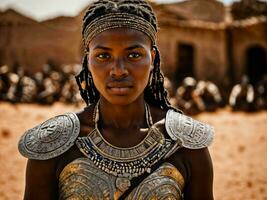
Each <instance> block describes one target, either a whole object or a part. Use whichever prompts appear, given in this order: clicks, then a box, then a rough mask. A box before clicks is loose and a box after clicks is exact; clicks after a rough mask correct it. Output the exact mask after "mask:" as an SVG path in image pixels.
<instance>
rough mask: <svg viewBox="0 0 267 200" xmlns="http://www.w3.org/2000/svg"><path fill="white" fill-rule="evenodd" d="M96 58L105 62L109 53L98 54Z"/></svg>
mask: <svg viewBox="0 0 267 200" xmlns="http://www.w3.org/2000/svg"><path fill="white" fill-rule="evenodd" d="M96 57H97V58H98V59H100V60H106V59H109V58H110V57H111V56H110V54H109V53H100V54H98V55H97V56H96Z"/></svg>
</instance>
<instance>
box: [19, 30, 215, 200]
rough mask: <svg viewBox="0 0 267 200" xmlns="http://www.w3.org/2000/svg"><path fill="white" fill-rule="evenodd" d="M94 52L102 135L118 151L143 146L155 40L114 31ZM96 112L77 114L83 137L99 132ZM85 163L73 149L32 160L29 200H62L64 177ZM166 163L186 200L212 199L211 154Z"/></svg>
mask: <svg viewBox="0 0 267 200" xmlns="http://www.w3.org/2000/svg"><path fill="white" fill-rule="evenodd" d="M89 49H90V52H89V56H88V57H89V59H88V63H89V66H90V67H89V69H90V71H91V73H92V76H93V79H94V83H95V85H96V87H97V89H98V90H99V92H100V121H99V123H98V128H99V130H100V132H101V133H102V135H103V137H104V138H105V139H106V140H107V141H108V142H109V143H111V144H113V145H115V146H118V147H131V146H134V145H136V144H138V143H140V142H141V141H142V140H143V139H144V138H145V136H146V135H147V132H148V126H147V123H146V120H145V110H144V96H143V91H144V88H145V87H146V85H147V81H148V77H149V74H150V71H151V70H152V63H153V59H154V57H155V51H154V50H153V49H152V48H151V41H150V39H149V38H148V37H147V36H146V35H145V34H143V33H141V32H139V31H134V30H131V29H121V30H117V29H114V30H109V31H105V32H103V33H101V34H99V35H98V36H96V37H95V38H94V39H93V40H92V41H91V42H90V44H89ZM94 107H95V105H91V106H89V107H86V108H85V109H84V110H82V111H81V112H79V113H77V116H78V118H79V120H80V126H81V130H80V134H79V136H87V135H88V133H89V132H90V131H92V130H93V129H94V126H95V124H94V121H93V112H94ZM150 110H151V115H152V118H153V121H154V122H158V123H156V124H155V126H156V127H157V128H158V129H159V130H161V131H162V133H164V135H165V136H166V137H168V135H167V133H166V130H165V125H164V122H162V121H161V119H163V118H165V116H166V111H163V110H161V109H160V108H157V107H152V106H150ZM136 111H138V112H136ZM159 121H161V122H159ZM118 138H119V139H118ZM80 157H83V155H82V153H81V152H80V151H79V150H78V148H77V147H76V146H75V145H74V146H73V147H72V148H71V149H69V150H68V151H67V152H65V153H64V154H62V155H60V156H58V157H56V158H53V159H49V160H46V161H38V160H28V164H27V173H26V189H25V196H24V199H25V200H52V199H58V192H57V190H58V187H57V185H58V178H59V175H60V173H61V171H62V170H63V168H64V167H65V166H66V165H67V164H69V163H70V162H72V161H73V160H75V159H77V158H80ZM166 161H168V162H170V163H171V164H173V165H174V166H175V167H176V168H177V169H178V170H179V171H180V172H181V174H182V176H183V177H184V179H185V183H186V185H185V189H184V197H185V199H187V200H202V199H203V200H204V199H205V200H211V199H213V194H212V182H213V172H212V163H211V159H210V155H209V152H208V149H207V148H204V149H198V150H190V149H186V148H182V149H180V150H178V151H177V152H176V153H175V154H173V155H172V156H171V157H170V158H168V159H167V160H166Z"/></svg>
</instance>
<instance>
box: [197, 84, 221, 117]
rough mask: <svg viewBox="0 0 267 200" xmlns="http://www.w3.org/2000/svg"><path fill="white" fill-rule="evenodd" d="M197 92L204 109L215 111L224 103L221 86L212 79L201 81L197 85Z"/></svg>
mask: <svg viewBox="0 0 267 200" xmlns="http://www.w3.org/2000/svg"><path fill="white" fill-rule="evenodd" d="M196 93H197V94H198V95H199V96H200V98H201V100H202V101H203V104H204V107H205V108H204V110H205V111H207V112H214V111H216V109H217V108H219V107H220V106H221V105H222V97H221V94H220V91H219V88H218V87H217V86H216V85H215V84H214V83H212V82H211V81H199V82H198V83H197V86H196Z"/></svg>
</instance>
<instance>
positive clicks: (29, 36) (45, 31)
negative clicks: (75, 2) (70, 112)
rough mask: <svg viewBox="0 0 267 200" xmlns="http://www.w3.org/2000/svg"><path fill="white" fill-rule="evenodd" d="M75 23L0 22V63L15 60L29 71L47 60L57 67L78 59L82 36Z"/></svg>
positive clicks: (36, 68)
mask: <svg viewBox="0 0 267 200" xmlns="http://www.w3.org/2000/svg"><path fill="white" fill-rule="evenodd" d="M77 27H79V26H78V25H75V20H73V23H72V26H64V25H62V26H53V24H52V23H37V22H36V23H24V22H23V21H22V22H19V23H17V22H15V20H13V19H12V17H11V18H9V19H8V20H6V21H2V22H1V23H0V35H1V37H0V64H8V65H9V66H11V67H12V66H14V65H15V64H16V63H17V64H18V65H20V66H22V67H23V68H24V69H25V70H27V71H29V73H31V74H32V73H34V72H36V71H40V70H41V69H42V67H43V65H44V64H46V63H48V62H50V63H54V64H55V65H56V66H61V65H62V64H72V63H80V62H81V37H80V30H79V28H77Z"/></svg>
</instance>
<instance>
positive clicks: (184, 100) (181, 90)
mask: <svg viewBox="0 0 267 200" xmlns="http://www.w3.org/2000/svg"><path fill="white" fill-rule="evenodd" d="M196 87H197V81H196V80H195V79H194V78H193V77H186V78H184V80H183V83H182V85H181V86H179V87H178V88H177V91H176V107H177V108H180V109H182V110H183V111H184V112H185V113H186V114H188V115H196V114H198V113H200V112H202V111H204V110H205V105H204V102H203V100H202V99H201V97H200V95H199V93H198V92H197V90H196Z"/></svg>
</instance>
